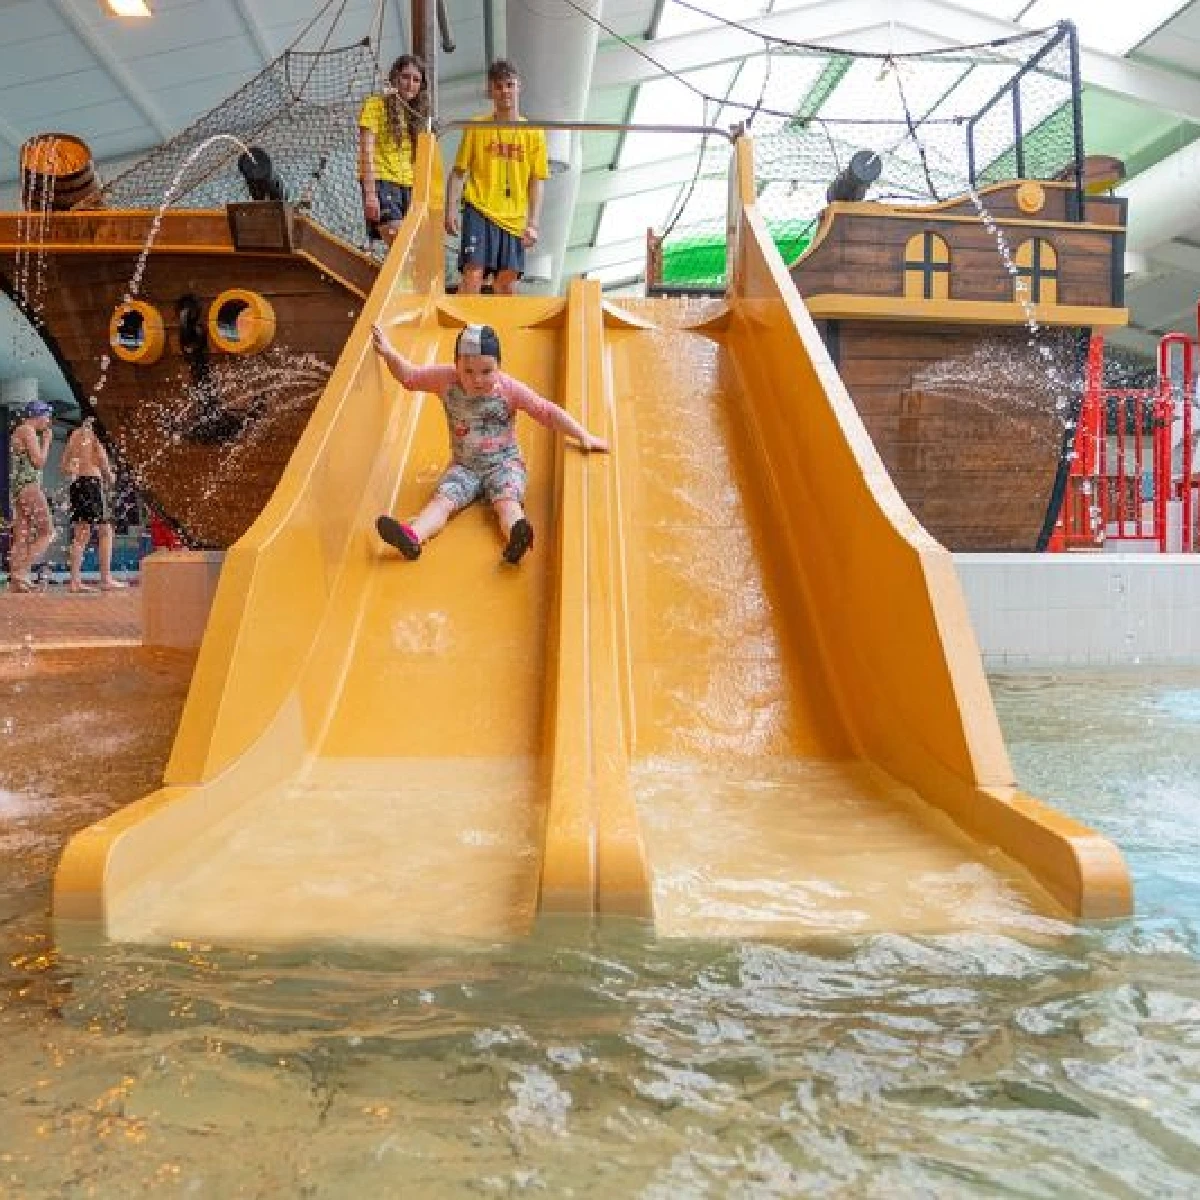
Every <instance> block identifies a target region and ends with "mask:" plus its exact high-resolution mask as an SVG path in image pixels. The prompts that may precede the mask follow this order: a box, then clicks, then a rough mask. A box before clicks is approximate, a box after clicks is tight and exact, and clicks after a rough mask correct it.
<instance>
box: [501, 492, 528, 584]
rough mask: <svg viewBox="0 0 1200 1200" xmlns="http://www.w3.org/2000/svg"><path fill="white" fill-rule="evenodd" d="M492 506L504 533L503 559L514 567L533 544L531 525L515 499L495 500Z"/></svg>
mask: <svg viewBox="0 0 1200 1200" xmlns="http://www.w3.org/2000/svg"><path fill="white" fill-rule="evenodd" d="M493 507H494V508H495V510H496V519H497V520H498V521H499V522H500V530H501V532H502V533H503V534H504V554H503V558H504V561H505V562H506V563H511V564H512V565H513V566H514V567H515V566H516V565H517V563H519V562H520V561H521V559H522V558H524V557H525V552H526V551H527V550H528V549H529V547H530V546H532V545H533V526H532V525H530V523H529V521H528V520H527V519H526V517H525V510H524V509H523V508H522V507H521V505H520V504H519V503H518V502H517V501H516V500H497V501H496V502H495V504H494V505H493Z"/></svg>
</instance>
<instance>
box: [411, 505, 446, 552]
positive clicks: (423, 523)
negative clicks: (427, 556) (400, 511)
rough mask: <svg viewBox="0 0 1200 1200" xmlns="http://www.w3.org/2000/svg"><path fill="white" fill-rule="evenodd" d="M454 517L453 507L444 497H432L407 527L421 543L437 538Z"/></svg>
mask: <svg viewBox="0 0 1200 1200" xmlns="http://www.w3.org/2000/svg"><path fill="white" fill-rule="evenodd" d="M452 516H454V505H453V504H451V503H450V501H449V500H447V499H446V497H445V496H434V498H433V499H432V500H430V501H429V503H428V504H426V505H425V507H424V508H423V509H421V511H420V512H419V513H417V515H416V516H415V517H413V519H412V520H411V521H409V523H408V527H409V528H410V529H411V530H412V531H413V533H415V534H416V535H417V537H419V538H420V539H421V541H423V542H427V541H429V539H430V538H431V537H437V535H438V534H439V533H441V532H442V530H443V529H445V528H446V522H447V521H449V520H450V518H451V517H452Z"/></svg>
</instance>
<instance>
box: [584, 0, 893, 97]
mask: <svg viewBox="0 0 1200 1200" xmlns="http://www.w3.org/2000/svg"><path fill="white" fill-rule="evenodd" d="M897 2H899V0H897ZM891 11H892V10H891V7H890V6H888V5H886V4H884V3H882V2H881V0H822V2H821V3H817V4H812V5H808V6H806V7H804V8H801V9H791V10H789V11H788V12H781V13H769V14H768V15H766V16H764V17H754V18H751V19H749V20H746V21H741V22H739V24H740V25H741V26H742V28H741V29H734V28H731V27H728V26H724V25H718V26H716V27H714V28H712V29H702V30H698V31H697V32H695V33H681V34H676V35H675V36H674V37H669V38H655V39H654V40H652V41H648V42H643V43H641V44H640V47H639V48H640V49H642V50H644V51H645V54H646V55H648V56H649V57H645V56H644V55H642V54H639V53H637V51H636V50H631V49H629V47H628V46H625V45H623V44H622V43H620V42H608V43H606V44H605V45H603V46H601V47H600V49H599V50H598V51H597V52H596V67H595V70H594V71H593V72H592V89H593V91H599V90H601V89H603V88H626V87H633V86H634V85H635V84H639V83H645V82H646V81H647V80H650V79H660V78H661V77H662V76H663V75H665V74H667V73H669V72H672V71H693V70H696V69H698V68H700V67H707V66H710V65H712V64H714V63H721V62H730V61H732V60H734V59H740V58H745V57H746V56H747V55H752V54H761V53H762V49H763V42H762V37H763V36H770V37H778V38H786V39H789V40H792V41H801V40H802V41H805V42H810V43H811V42H814V41H821V40H824V39H827V38H836V37H848V36H849V35H851V34H853V33H855V32H856V31H858V30H860V29H865V28H871V27H873V26H877V25H887V24H888V23H889V22H890V20H891V19H892V18H891ZM650 59H653V60H654V62H651V61H650ZM656 64H661V65H656Z"/></svg>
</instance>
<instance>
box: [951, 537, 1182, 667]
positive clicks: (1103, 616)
mask: <svg viewBox="0 0 1200 1200" xmlns="http://www.w3.org/2000/svg"><path fill="white" fill-rule="evenodd" d="M954 562H955V565H956V566H957V568H958V575H959V578H960V579H961V580H962V586H963V591H964V592H965V594H966V599H967V605H968V607H969V608H970V610H971V618H972V621H973V623H974V625H975V635H976V637H977V638H978V639H979V648H980V650H981V651H982V653H983V660H984V665H985V666H986V667H987V668H988V669H989V670H1001V669H1015V670H1020V669H1023V668H1026V667H1043V666H1060V665H1061V666H1068V665H1070V666H1124V665H1136V664H1139V663H1200V555H1195V554H1146V555H1141V554H956V555H955V556H954Z"/></svg>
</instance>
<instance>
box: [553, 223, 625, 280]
mask: <svg viewBox="0 0 1200 1200" xmlns="http://www.w3.org/2000/svg"><path fill="white" fill-rule="evenodd" d="M622 263H640V268H639V272H638V273H639V274H640V273H641V272H642V271H644V270H645V268H646V236H645V234H643V235H642V236H641V237H639V238H629V239H628V240H627V241H624V242H606V243H605V244H604V245H603V246H576V247H574V248H573V249H568V250H567V253H566V257H565V259H564V260H563V278H564V279H568V278H570V277H571V276H572V275H583V274H585V273H586V272H588V271H598V270H600V268H601V267H619V266H620V265H621V264H622Z"/></svg>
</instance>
